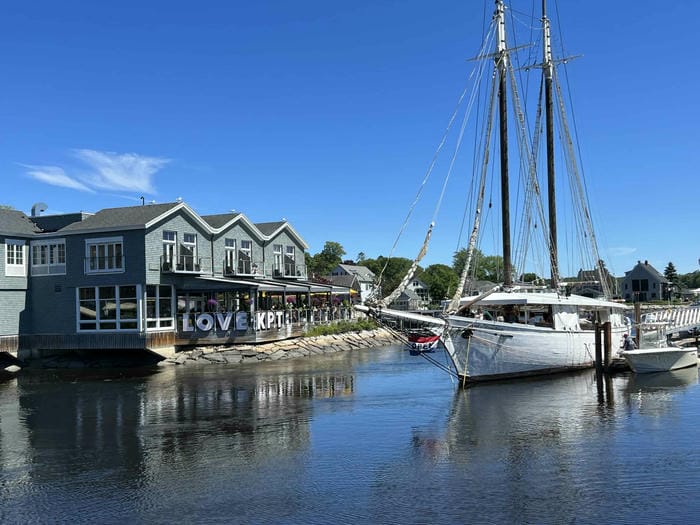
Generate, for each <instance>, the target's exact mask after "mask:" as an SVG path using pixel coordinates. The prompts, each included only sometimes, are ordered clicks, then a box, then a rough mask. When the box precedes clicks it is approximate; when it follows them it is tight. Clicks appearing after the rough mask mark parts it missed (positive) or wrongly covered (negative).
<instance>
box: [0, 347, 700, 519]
mask: <svg viewBox="0 0 700 525" xmlns="http://www.w3.org/2000/svg"><path fill="white" fill-rule="evenodd" d="M694 372H695V376H693V374H692V373H690V371H678V373H674V374H671V375H668V376H663V377H661V376H655V377H651V376H649V377H641V376H634V375H622V376H616V377H613V378H609V380H608V381H606V382H604V383H602V386H603V388H604V395H603V399H602V400H600V399H599V396H598V386H599V384H601V383H599V381H598V379H597V378H596V376H595V373H594V372H593V371H589V372H582V373H580V374H574V375H564V376H558V377H552V378H545V379H533V380H530V381H517V382H510V383H508V382H504V383H493V384H484V385H478V386H476V387H474V388H471V389H468V390H460V389H458V388H455V387H454V385H451V384H450V382H449V379H447V378H446V377H445V376H444V375H442V374H441V373H440V371H438V370H437V369H436V368H435V367H432V366H430V365H429V364H427V363H425V362H424V361H423V360H421V359H420V358H415V357H410V356H408V353H407V352H404V351H402V350H401V349H394V350H385V351H381V352H366V353H363V352H353V353H348V354H347V355H338V356H333V357H328V358H318V359H313V360H296V361H285V362H277V363H264V364H256V365H251V366H248V365H239V366H232V367H225V366H211V365H210V366H200V367H189V365H188V366H185V367H178V368H169V369H151V370H143V371H141V373H133V371H130V372H128V375H127V373H125V372H120V373H113V372H89V371H88V372H69V371H62V372H61V373H59V374H53V375H51V374H47V373H46V372H41V373H37V374H22V375H20V376H19V377H18V378H16V379H14V380H12V381H5V382H0V522H2V523H5V522H8V523H13V522H38V523H41V522H44V523H48V522H67V521H71V520H74V517H75V516H76V515H80V516H84V521H91V520H90V518H92V521H101V522H102V521H106V522H127V523H144V522H149V523H150V522H159V523H165V522H209V521H212V522H241V523H328V522H330V521H338V522H353V523H357V522H376V523H456V522H459V523H462V522H467V521H469V522H479V523H487V522H500V523H516V522H517V523H523V522H530V523H545V522H546V523H571V522H584V523H591V522H596V521H597V522H609V521H610V519H609V518H610V515H609V514H607V512H608V511H607V510H606V509H611V508H614V509H615V518H619V519H620V522H635V520H634V516H635V512H638V510H637V509H639V508H640V506H645V509H649V508H650V507H651V508H656V507H655V506H657V507H658V508H659V509H661V508H668V506H666V507H664V502H666V501H671V496H672V495H673V494H672V492H673V491H674V490H676V488H674V487H677V486H678V484H679V483H684V488H685V490H686V491H693V492H694V491H697V490H700V487H699V486H698V485H699V482H700V467H699V465H700V452H698V453H695V452H694V450H695V447H694V440H695V438H694V436H695V435H696V434H697V432H696V430H697V425H696V421H700V414H698V410H699V408H700V403H696V402H692V401H691V402H686V399H685V398H684V395H686V394H688V395H689V396H697V395H698V393H699V392H700V389H698V388H695V387H697V381H698V379H697V370H694ZM679 414H682V415H683V417H679ZM669 439H672V440H673V442H674V443H675V444H676V445H677V446H676V449H675V450H676V451H675V452H674V448H673V447H667V446H666V444H667V443H668V441H669ZM679 447H681V448H682V450H683V453H682V454H681V453H679V452H678V449H679ZM667 487H668V488H667ZM660 516H661V517H662V515H660ZM656 517H657V516H654V515H653V514H649V520H650V521H655V518H656Z"/></svg>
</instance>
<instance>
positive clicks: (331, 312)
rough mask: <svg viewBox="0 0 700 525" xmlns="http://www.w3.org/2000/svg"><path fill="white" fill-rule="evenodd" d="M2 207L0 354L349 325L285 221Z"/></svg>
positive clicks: (143, 210) (157, 208)
mask: <svg viewBox="0 0 700 525" xmlns="http://www.w3.org/2000/svg"><path fill="white" fill-rule="evenodd" d="M37 206H38V207H39V208H38V209H39V210H40V211H41V210H42V206H43V209H45V208H46V205H36V206H35V207H34V209H33V210H32V213H31V215H30V216H27V215H25V214H24V213H22V212H20V211H16V210H11V209H0V301H1V302H2V307H1V308H0V352H9V353H10V354H13V355H14V356H19V357H20V358H22V356H27V357H38V356H41V355H43V353H45V352H50V351H54V350H87V349H90V350H93V349H94V350H100V349H148V350H153V351H156V352H159V353H161V354H166V353H168V352H170V351H174V350H175V349H177V348H178V347H190V346H194V345H209V344H229V343H251V342H261V341H269V340H278V339H285V338H288V337H293V336H295V335H300V334H301V333H302V331H303V330H304V329H305V328H306V327H307V326H308V324H309V323H314V322H329V321H330V320H333V319H338V318H349V317H350V316H351V315H352V310H350V309H347V310H343V309H341V308H340V307H339V306H338V304H339V301H338V300H337V299H335V300H334V297H335V294H338V295H343V294H345V295H347V294H348V290H347V289H341V288H340V287H337V286H331V285H324V284H317V283H312V282H309V281H308V280H307V274H306V267H305V264H304V262H305V259H304V253H305V250H306V249H307V248H308V246H307V245H306V243H305V241H304V240H303V239H302V238H301V237H300V236H299V234H298V233H297V232H296V231H295V230H294V228H293V227H292V226H291V225H290V224H289V223H288V222H286V221H281V222H269V223H261V224H254V223H252V222H251V221H250V220H248V219H247V218H246V216H245V215H243V214H242V213H226V214H221V215H203V216H200V215H198V214H197V213H196V212H195V211H194V210H193V209H192V208H190V207H189V206H188V205H187V204H186V203H184V202H173V203H168V204H147V205H142V206H133V207H123V208H110V209H104V210H101V211H98V212H97V213H94V214H89V213H83V212H80V213H71V214H64V215H41V213H40V211H39V212H37Z"/></svg>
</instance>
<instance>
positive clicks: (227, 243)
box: [224, 239, 236, 275]
mask: <svg viewBox="0 0 700 525" xmlns="http://www.w3.org/2000/svg"><path fill="white" fill-rule="evenodd" d="M224 248H225V253H224V273H225V274H226V275H233V274H234V273H235V270H236V239H224Z"/></svg>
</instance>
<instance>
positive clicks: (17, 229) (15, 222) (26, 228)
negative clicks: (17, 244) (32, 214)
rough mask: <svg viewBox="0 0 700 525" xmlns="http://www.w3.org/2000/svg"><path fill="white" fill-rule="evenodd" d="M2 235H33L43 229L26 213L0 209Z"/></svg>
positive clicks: (0, 230)
mask: <svg viewBox="0 0 700 525" xmlns="http://www.w3.org/2000/svg"><path fill="white" fill-rule="evenodd" d="M0 233H2V234H3V235H33V234H35V233H41V229H40V228H39V227H38V226H37V225H36V224H34V223H33V222H32V220H31V219H30V218H29V217H27V216H26V215H25V214H24V213H22V212H21V211H17V210H8V209H5V208H2V209H0Z"/></svg>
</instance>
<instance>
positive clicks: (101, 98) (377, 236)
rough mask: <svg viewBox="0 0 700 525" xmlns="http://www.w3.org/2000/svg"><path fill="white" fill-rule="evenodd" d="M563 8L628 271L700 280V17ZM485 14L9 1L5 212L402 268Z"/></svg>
mask: <svg viewBox="0 0 700 525" xmlns="http://www.w3.org/2000/svg"><path fill="white" fill-rule="evenodd" d="M536 4H537V5H539V0H538V1H537V2H536ZM515 7H517V8H518V9H522V10H523V11H528V10H529V9H530V7H531V5H530V2H525V1H523V2H520V1H518V2H516V3H515ZM549 9H550V15H551V18H553V19H554V22H555V23H557V21H559V22H560V24H561V27H562V30H563V31H565V41H564V43H565V46H566V49H567V51H568V52H569V53H571V54H575V55H578V54H581V55H583V57H582V58H580V59H578V60H576V61H574V62H572V64H571V65H570V66H569V67H568V73H569V75H570V78H571V79H572V86H574V87H572V89H573V93H572V95H573V97H574V102H575V109H576V120H577V126H578V131H579V136H580V138H581V140H582V146H581V147H582V151H583V161H584V168H585V173H586V176H587V179H588V183H589V191H590V199H591V202H592V206H593V213H594V217H595V220H596V225H597V227H598V228H597V233H598V241H599V245H600V249H601V254H602V256H603V257H604V258H605V259H606V261H607V262H608V267H609V268H610V269H611V270H612V271H613V273H615V274H616V275H622V274H623V273H624V271H626V270H629V269H631V268H632V266H633V265H634V264H635V263H636V261H637V260H648V261H649V262H650V263H651V264H653V265H654V266H655V267H656V268H657V269H659V270H660V271H663V269H664V267H665V266H666V265H667V264H668V262H669V261H672V262H673V263H674V265H675V266H676V268H677V270H678V271H679V272H681V273H687V272H691V271H695V270H697V269H698V258H699V257H700V246H699V244H700V243H699V242H698V240H697V233H696V230H697V227H698V224H700V220H699V219H700V213H699V212H698V206H697V205H696V204H695V202H694V199H695V193H696V191H695V190H696V181H697V175H696V172H697V166H698V165H700V162H699V161H700V159H699V158H698V157H699V156H700V154H699V153H698V146H697V144H698V142H699V140H698V139H699V138H700V137H698V126H697V124H696V123H697V120H698V118H697V117H698V116H699V115H698V113H699V112H700V111H699V109H698V107H699V106H698V103H697V100H696V98H695V97H694V94H695V92H696V91H697V84H698V80H697V79H698V67H697V63H698V57H697V42H696V38H695V34H696V30H695V27H694V23H695V21H696V20H698V19H699V18H700V5H696V3H692V2H691V3H687V2H686V3H683V4H680V3H667V2H658V1H638V2H635V3H632V4H631V3H629V2H624V3H620V5H619V6H616V5H614V4H613V3H612V2H609V1H603V0H591V1H588V2H561V6H559V7H558V13H557V12H556V11H555V10H556V9H557V6H556V5H555V4H554V3H553V2H552V3H550V7H549ZM492 11H493V5H492V2H490V1H489V2H487V3H486V14H487V16H490V14H491V12H492ZM483 16H484V6H483V3H482V2H475V1H472V2H464V1H457V0H449V1H447V0H445V1H433V2H427V1H418V0H403V1H398V0H394V1H390V0H375V1H364V0H357V1H355V2H328V1H324V2H321V1H315V0H314V1H303V0H302V1H299V2H289V1H285V2H282V1H261V2H239V1H228V2H224V1H203V2H197V3H194V2H178V1H169V2H160V1H149V2H133V1H131V0H124V1H122V2H116V3H114V2H112V3H106V2H83V1H70V0H69V1H62V2H54V1H32V2H18V1H13V2H6V3H5V4H4V5H3V9H2V16H1V17H0V46H1V47H2V51H3V52H2V53H0V65H1V67H2V71H3V75H2V79H3V81H2V87H1V89H2V98H1V99H0V115H1V118H0V132H1V134H2V135H1V136H2V147H1V148H0V166H1V168H2V172H3V177H2V180H3V184H2V193H1V194H0V195H1V196H0V203H1V204H8V205H11V206H13V207H15V208H16V209H20V210H23V211H25V212H29V210H30V209H31V206H32V204H33V203H35V202H37V201H43V202H45V203H47V204H48V205H49V209H48V210H47V213H61V212H72V211H78V210H84V211H97V210H99V209H101V208H105V207H113V206H125V205H134V204H139V203H140V196H142V195H143V196H144V197H145V199H146V200H147V201H151V200H154V201H156V202H170V201H174V200H175V199H176V198H178V197H182V198H183V199H184V200H185V201H186V202H187V203H188V204H189V205H190V206H192V207H193V208H194V209H195V210H196V211H197V212H199V213H201V214H209V213H222V212H226V211H228V210H231V209H235V210H237V211H241V212H243V213H245V214H246V215H247V216H248V217H249V218H250V219H251V220H253V221H254V222H267V221H275V220H279V219H281V218H283V217H284V218H286V219H287V220H289V221H290V222H291V224H292V225H293V226H294V227H295V228H296V229H297V231H299V233H300V234H301V235H302V236H303V237H304V238H305V239H306V240H307V242H308V243H309V245H310V252H311V253H316V252H318V251H320V250H321V249H322V248H323V244H324V243H325V241H327V240H332V241H337V242H339V243H340V244H342V245H343V247H344V248H345V250H346V252H347V257H348V258H355V257H356V256H357V254H358V252H364V253H365V255H366V256H367V257H376V256H378V255H388V254H389V252H390V250H391V246H392V244H393V242H394V239H395V237H396V235H397V233H398V231H399V228H400V226H401V223H402V221H403V219H404V216H405V214H406V211H407V209H408V207H409V205H410V203H411V202H412V199H413V197H414V195H415V193H416V191H417V189H418V186H419V184H420V182H421V180H422V178H423V176H424V174H425V172H426V169H427V167H428V164H429V163H430V160H431V158H432V155H433V154H434V152H435V148H436V146H437V144H438V142H439V140H440V137H441V135H442V133H443V131H444V129H445V126H446V123H447V120H448V118H449V116H450V114H451V112H452V110H453V108H454V105H455V102H456V100H457V97H458V96H459V94H460V93H461V91H462V89H463V87H464V85H465V81H466V78H467V75H468V74H469V72H470V70H471V68H472V65H471V63H469V62H468V61H467V60H466V59H468V58H470V57H472V56H474V55H475V54H476V51H477V49H478V45H479V42H480V36H481V33H482V27H483V24H482V22H483ZM557 27H558V26H557ZM557 31H558V29H557ZM462 207H463V205H462V204H461V203H453V204H448V203H447V202H446V203H445V205H444V206H443V211H442V212H441V213H442V214H444V217H446V218H445V219H444V220H443V218H442V217H439V218H438V221H437V226H436V234H435V238H434V240H433V243H432V244H431V248H430V251H429V253H428V256H427V257H426V259H425V260H424V265H427V264H432V263H438V262H442V263H448V264H449V263H450V262H451V255H452V253H453V252H454V251H455V249H456V248H457V245H456V242H457V240H456V239H457V235H456V233H455V232H454V231H443V230H441V226H446V227H448V228H446V230H447V229H449V227H451V226H453V223H454V222H455V221H454V220H451V219H454V217H456V216H458V215H460V216H461V213H462ZM415 221H416V227H415V231H413V230H411V232H410V233H411V234H412V235H413V236H414V238H413V240H411V241H405V242H404V243H402V244H401V245H400V246H399V248H398V249H397V251H396V252H395V253H394V255H398V256H404V257H409V258H412V257H413V256H414V255H415V253H416V252H417V249H418V243H419V242H420V240H422V235H423V232H424V229H425V226H426V225H427V223H428V222H429V221H430V217H429V216H426V217H425V218H424V219H421V218H417V219H415ZM421 221H422V222H421ZM438 232H439V233H438ZM564 273H566V272H564Z"/></svg>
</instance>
